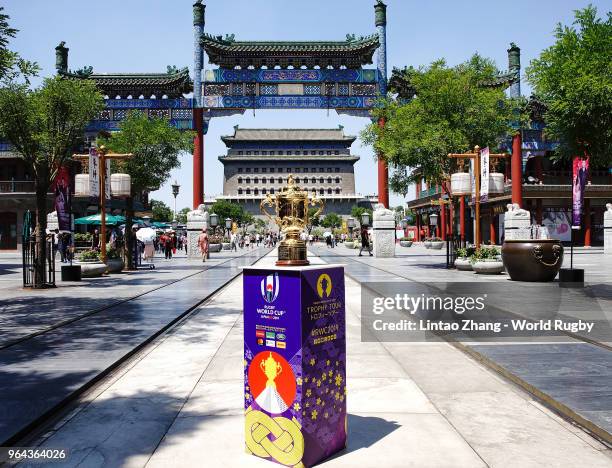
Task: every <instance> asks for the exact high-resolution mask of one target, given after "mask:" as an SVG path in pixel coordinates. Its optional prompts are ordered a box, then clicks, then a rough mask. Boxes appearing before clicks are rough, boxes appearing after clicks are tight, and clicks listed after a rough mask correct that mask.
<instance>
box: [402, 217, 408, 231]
mask: <svg viewBox="0 0 612 468" xmlns="http://www.w3.org/2000/svg"><path fill="white" fill-rule="evenodd" d="M400 223H401V225H402V229H404V230H405V229H406V228H407V227H408V220H407V219H406V218H403V219H402V220H401V221H400Z"/></svg>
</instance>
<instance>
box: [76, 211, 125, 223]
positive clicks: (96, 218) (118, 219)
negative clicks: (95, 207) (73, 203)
mask: <svg viewBox="0 0 612 468" xmlns="http://www.w3.org/2000/svg"><path fill="white" fill-rule="evenodd" d="M120 223H125V216H120V215H109V214H107V215H106V224H108V225H113V224H120ZM74 224H86V225H90V226H91V225H96V226H97V225H100V224H102V217H101V216H100V213H98V214H95V215H90V216H85V217H83V218H77V219H75V220H74Z"/></svg>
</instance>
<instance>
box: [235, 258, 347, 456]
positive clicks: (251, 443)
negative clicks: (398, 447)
mask: <svg viewBox="0 0 612 468" xmlns="http://www.w3.org/2000/svg"><path fill="white" fill-rule="evenodd" d="M344 303H345V300H344V268H343V267H342V266H337V265H325V266H304V267H281V268H256V267H248V268H245V269H244V408H245V441H246V450H247V452H248V453H250V454H253V455H255V456H258V457H261V458H265V459H268V460H270V461H274V462H277V463H280V464H282V465H286V466H306V467H308V466H312V465H314V464H315V463H318V462H320V461H321V460H324V459H325V458H327V457H329V456H331V455H333V454H334V453H336V452H338V451H340V450H342V449H343V448H344V447H346V430H347V425H346V340H345V336H346V331H345V309H344Z"/></svg>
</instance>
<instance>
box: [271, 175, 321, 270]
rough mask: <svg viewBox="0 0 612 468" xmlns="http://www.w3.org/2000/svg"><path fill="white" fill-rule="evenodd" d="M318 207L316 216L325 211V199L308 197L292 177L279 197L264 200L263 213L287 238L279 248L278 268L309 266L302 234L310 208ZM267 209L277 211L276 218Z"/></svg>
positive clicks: (291, 176)
mask: <svg viewBox="0 0 612 468" xmlns="http://www.w3.org/2000/svg"><path fill="white" fill-rule="evenodd" d="M317 205H318V206H319V209H318V211H317V212H316V213H315V214H314V215H313V217H316V216H319V214H321V212H322V211H323V206H324V204H323V200H321V199H320V198H317V197H316V195H313V196H312V197H310V198H309V197H308V192H307V191H305V190H302V189H300V188H299V187H298V186H297V185H296V184H295V180H294V178H293V175H290V176H289V178H288V179H287V186H286V187H284V188H283V189H282V190H281V191H280V192H279V193H278V194H277V195H276V197H274V198H273V197H272V196H271V195H269V194H268V195H267V196H266V198H264V199H263V200H262V201H261V204H260V209H261V212H262V213H263V214H264V215H266V216H267V217H268V218H269V219H270V220H272V221H273V222H274V223H276V224H277V225H278V227H279V228H280V231H281V233H283V234H284V235H285V238H284V239H283V240H282V241H281V242H280V244H279V246H278V261H277V262H276V265H278V266H297V265H309V264H310V262H309V261H308V259H307V258H306V257H307V254H306V242H305V241H304V240H302V239H300V234H301V233H302V231H303V230H304V228H305V227H306V225H307V224H308V207H309V206H317ZM266 206H270V207H272V208H274V210H275V212H276V215H275V216H273V215H271V214H270V213H269V212H268V211H267V210H266V208H265V207H266Z"/></svg>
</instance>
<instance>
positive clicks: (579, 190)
mask: <svg viewBox="0 0 612 468" xmlns="http://www.w3.org/2000/svg"><path fill="white" fill-rule="evenodd" d="M572 168H573V171H572V174H573V176H572V227H575V228H580V227H581V226H582V208H583V206H584V189H585V188H586V184H587V178H588V173H589V158H588V157H587V158H582V157H580V156H575V157H574V161H573V165H572Z"/></svg>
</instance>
